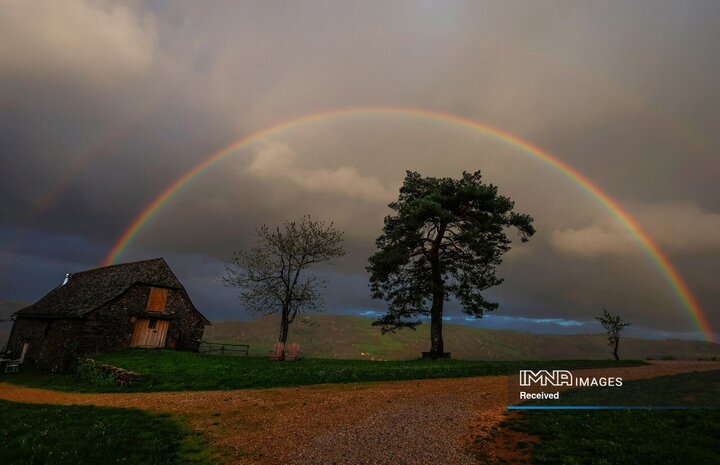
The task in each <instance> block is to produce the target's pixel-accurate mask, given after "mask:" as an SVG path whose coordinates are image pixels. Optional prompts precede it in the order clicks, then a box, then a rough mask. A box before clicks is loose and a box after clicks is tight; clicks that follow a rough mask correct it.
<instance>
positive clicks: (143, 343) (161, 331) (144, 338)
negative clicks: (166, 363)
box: [130, 318, 170, 347]
mask: <svg viewBox="0 0 720 465" xmlns="http://www.w3.org/2000/svg"><path fill="white" fill-rule="evenodd" d="M169 325H170V322H169V321H168V320H156V319H155V318H151V319H147V318H139V319H138V320H137V321H136V322H135V330H134V331H133V336H132V340H131V341H130V347H165V337H166V336H167V330H168V326H169Z"/></svg>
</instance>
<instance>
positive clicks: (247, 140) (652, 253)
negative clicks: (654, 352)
mask: <svg viewBox="0 0 720 465" xmlns="http://www.w3.org/2000/svg"><path fill="white" fill-rule="evenodd" d="M363 114H364V115H378V114H382V115H396V116H404V117H411V118H422V119H430V120H435V121H442V122H445V123H451V124H456V125H458V126H461V127H466V128H470V129H473V130H476V131H480V132H481V133H483V134H486V135H489V136H492V137H495V138H497V139H499V140H501V141H503V142H504V143H506V144H508V145H510V146H513V147H515V148H517V149H519V150H521V151H522V152H524V153H526V154H528V155H530V156H533V157H535V158H537V159H539V160H542V161H543V162H545V163H547V164H548V165H549V166H551V167H552V168H554V169H555V170H557V171H559V172H560V173H562V174H563V175H565V176H566V177H567V178H569V179H570V180H572V181H573V182H575V183H576V184H578V185H579V186H580V187H582V188H583V189H584V190H586V191H587V192H588V193H589V194H590V195H591V196H592V197H593V198H594V199H595V200H596V201H597V202H598V203H600V204H601V205H602V206H604V207H605V208H606V209H607V210H608V211H609V212H610V213H611V214H612V215H613V216H614V217H615V218H617V220H618V221H619V222H620V223H621V224H622V225H623V226H624V227H625V228H627V230H628V231H629V232H630V233H631V234H632V236H633V237H634V238H635V240H636V241H637V242H638V243H639V244H640V246H641V247H642V248H643V249H644V251H645V252H646V253H647V255H648V256H649V257H650V258H651V259H652V261H653V262H654V263H655V265H656V266H657V268H658V270H659V271H660V273H661V275H662V276H663V278H664V279H665V281H666V282H667V283H668V285H669V286H670V287H671V289H672V290H673V292H674V294H675V296H676V297H677V299H678V300H679V302H680V303H681V304H682V306H683V307H684V308H685V309H686V311H687V312H688V313H689V315H690V317H691V318H692V320H693V323H694V324H695V326H696V327H697V328H698V329H699V330H700V332H701V333H702V335H703V336H704V338H705V339H706V340H708V341H711V342H715V335H714V333H713V329H712V327H711V326H710V323H709V322H708V320H707V317H706V315H705V314H704V313H703V310H702V308H701V306H700V303H699V302H698V300H697V298H696V297H695V296H694V295H693V294H692V292H691V291H690V288H689V287H688V285H687V283H686V282H685V280H684V279H683V278H682V276H680V274H679V273H678V271H677V269H676V268H675V267H674V265H673V264H672V263H671V262H670V260H669V259H668V258H667V256H666V255H665V254H664V253H663V252H662V251H661V250H660V248H659V247H658V245H657V244H656V243H655V242H654V241H653V240H652V238H651V237H650V236H648V234H647V233H646V232H645V231H643V229H642V228H641V227H640V225H639V224H638V223H637V221H635V220H634V219H633V218H632V217H631V216H630V215H629V214H628V213H627V212H626V211H625V210H623V208H622V207H621V206H620V205H619V204H618V203H617V202H616V201H615V200H614V199H612V198H611V197H610V196H609V195H607V194H606V193H605V192H603V191H602V190H600V188H599V187H597V186H596V185H595V184H594V183H593V182H592V181H590V180H589V179H588V178H587V177H585V176H584V175H583V174H582V173H580V172H579V171H577V170H576V169H575V168H573V167H572V166H570V165H568V164H567V163H565V162H563V161H562V160H559V159H558V158H556V157H555V156H553V155H551V154H550V153H548V152H546V151H544V150H542V149H541V148H539V147H537V146H535V145H533V144H531V143H529V142H527V141H525V140H522V139H520V138H519V137H517V136H515V135H513V134H510V133H508V132H505V131H503V130H501V129H498V128H494V127H492V126H488V125H486V124H483V123H480V122H478V121H475V120H472V119H469V118H465V117H462V116H457V115H453V114H449V113H443V112H437V111H430V110H422V109H416V108H399V107H353V108H344V109H337V110H331V111H326V112H321V113H313V114H309V115H305V116H301V117H299V118H295V119H291V120H289V121H285V122H282V123H280V124H277V125H274V126H271V127H269V128H266V129H262V130H260V131H257V132H255V133H252V134H250V135H247V136H245V137H243V138H241V139H239V140H237V141H236V142H233V143H232V144H230V145H228V146H227V147H225V148H223V149H221V150H220V151H218V152H216V153H214V154H212V155H210V156H208V157H207V158H205V159H204V160H203V161H201V162H200V163H198V164H197V165H195V166H194V167H192V168H191V169H190V170H188V171H187V172H185V174H183V175H182V176H180V177H179V178H177V179H176V180H175V181H173V182H172V183H171V184H170V185H169V186H168V187H167V188H165V190H163V191H162V192H161V193H160V194H159V195H158V196H157V197H155V198H154V199H153V200H152V202H150V203H149V204H148V205H147V206H146V207H145V208H144V209H143V210H142V211H141V212H140V214H138V215H137V216H136V217H135V218H134V219H133V221H132V223H130V225H129V226H128V227H127V228H126V229H125V231H124V232H123V234H122V235H121V236H120V238H119V239H118V240H117V242H116V243H115V244H114V245H113V247H112V249H111V250H110V252H109V253H108V255H107V256H106V257H105V260H104V261H103V264H104V265H111V264H113V263H115V262H116V261H117V259H118V258H119V257H120V256H121V255H122V254H123V252H124V251H125V249H126V248H127V247H128V245H129V244H130V243H131V242H132V240H133V239H134V238H135V236H137V234H138V232H139V231H140V230H141V229H142V228H143V226H144V225H145V224H146V223H147V222H148V221H149V220H150V219H151V218H152V217H153V215H155V213H157V212H158V211H159V210H160V209H161V208H162V207H163V206H164V205H165V204H167V203H168V201H169V200H170V199H172V198H173V196H174V195H175V194H176V193H177V192H179V191H180V190H181V189H182V188H183V187H185V186H186V185H187V184H188V183H190V181H192V180H193V179H195V178H196V177H198V176H200V175H201V174H203V173H204V172H205V171H206V170H207V169H208V168H210V167H211V166H213V165H214V164H215V163H218V162H219V161H221V160H223V159H224V158H225V157H228V156H229V155H231V154H233V153H234V152H236V151H237V150H238V149H240V148H242V147H244V146H246V145H248V144H251V143H253V142H255V141H257V140H258V139H260V138H262V137H265V136H270V135H273V134H276V133H278V132H280V131H282V130H284V129H288V128H292V127H296V126H301V125H304V124H308V123H312V122H316V121H321V120H328V119H331V118H337V117H341V116H347V115H363Z"/></svg>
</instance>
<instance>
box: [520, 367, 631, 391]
mask: <svg viewBox="0 0 720 465" xmlns="http://www.w3.org/2000/svg"><path fill="white" fill-rule="evenodd" d="M533 385H539V386H556V387H560V386H580V387H585V386H622V378H620V377H613V376H610V377H599V378H596V377H582V376H573V374H572V373H571V372H569V371H568V370H552V371H549V370H538V371H533V370H520V386H522V387H528V386H533Z"/></svg>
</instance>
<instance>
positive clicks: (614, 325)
mask: <svg viewBox="0 0 720 465" xmlns="http://www.w3.org/2000/svg"><path fill="white" fill-rule="evenodd" d="M595 319H596V320H598V321H599V322H600V324H601V325H602V327H603V328H605V331H607V337H608V345H609V346H610V347H612V350H613V352H612V353H613V355H614V356H615V360H620V357H618V345H619V344H620V332H622V330H623V329H625V328H626V327H628V326H630V323H628V322H626V321H623V320H622V317H621V316H620V315H611V314H610V312H608V311H607V310H606V309H604V308H603V315H602V316H598V317H595Z"/></svg>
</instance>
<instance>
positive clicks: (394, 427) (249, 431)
mask: <svg viewBox="0 0 720 465" xmlns="http://www.w3.org/2000/svg"><path fill="white" fill-rule="evenodd" d="M719 369H720V362H679V361H677V362H676V361H673V362H656V363H653V364H652V365H647V366H641V367H631V368H630V367H629V368H607V369H599V370H582V372H583V373H584V374H586V375H587V376H621V377H622V378H623V380H633V379H643V378H653V377H657V376H663V375H670V374H679V373H685V372H691V371H708V370H719ZM577 371H578V372H579V371H580V370H577ZM507 387H508V381H507V378H506V377H504V376H486V377H477V378H460V379H438V380H418V381H396V382H380V383H357V384H344V385H338V384H332V385H320V386H307V387H298V388H275V389H263V390H236V391H207V392H160V393H128V394H78V393H63V392H57V391H44V390H38V389H30V388H24V387H19V386H13V385H10V384H6V383H0V398H1V399H5V400H11V401H18V402H32V403H45V404H66V405H67V404H78V405H104V406H114V407H135V408H140V409H144V410H150V411H159V412H171V413H177V414H181V415H184V416H186V417H187V418H188V420H189V424H190V426H191V427H192V428H193V429H194V430H195V431H198V432H200V433H201V434H202V435H203V436H204V437H205V439H206V440H207V441H208V442H209V443H210V444H211V445H213V446H215V447H218V448H219V449H220V450H222V451H223V452H224V453H225V454H226V455H227V457H228V463H229V464H243V465H246V464H247V465H249V464H257V465H270V464H293V465H308V464H357V465H359V464H393V465H400V464H408V465H409V464H425V463H445V464H459V465H462V464H474V463H476V461H475V459H474V458H473V457H472V456H471V455H469V454H468V452H467V446H468V444H469V443H470V442H471V441H472V440H474V438H475V437H476V436H478V435H480V436H482V435H483V434H484V432H486V431H489V430H490V428H491V427H492V426H494V425H495V424H496V423H497V422H498V421H499V420H500V418H501V416H502V415H503V413H504V412H505V407H506V406H507Z"/></svg>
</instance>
